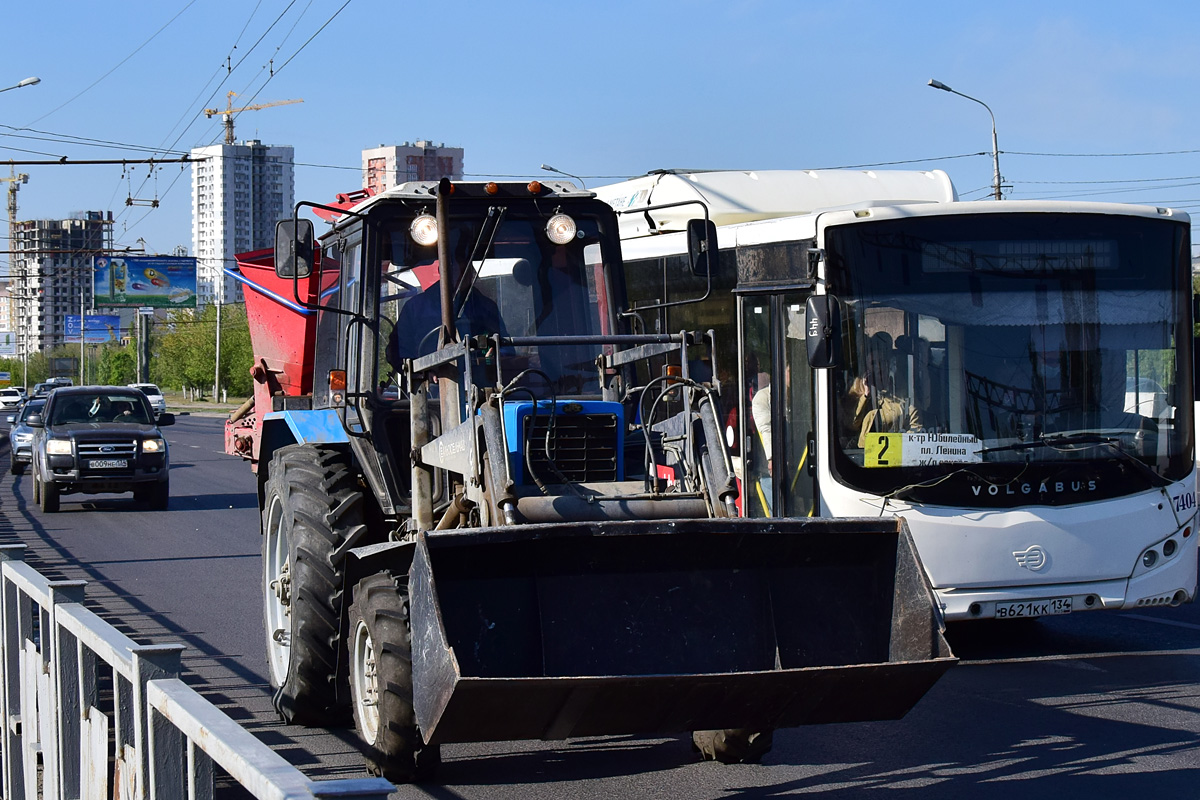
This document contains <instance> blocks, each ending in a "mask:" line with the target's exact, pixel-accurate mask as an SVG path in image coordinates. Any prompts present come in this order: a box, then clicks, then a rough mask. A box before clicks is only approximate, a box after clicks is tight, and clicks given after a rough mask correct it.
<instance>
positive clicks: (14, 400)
mask: <svg viewBox="0 0 1200 800" xmlns="http://www.w3.org/2000/svg"><path fill="white" fill-rule="evenodd" d="M24 399H25V398H23V397H21V393H20V392H19V391H17V390H16V389H12V388H9V389H0V408H16V407H17V406H19V405H21V401H22V400H24Z"/></svg>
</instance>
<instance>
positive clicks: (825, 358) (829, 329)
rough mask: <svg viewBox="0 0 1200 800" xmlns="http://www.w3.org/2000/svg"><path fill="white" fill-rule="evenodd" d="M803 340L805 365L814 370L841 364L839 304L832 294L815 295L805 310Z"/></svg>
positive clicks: (840, 316)
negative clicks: (806, 346)
mask: <svg viewBox="0 0 1200 800" xmlns="http://www.w3.org/2000/svg"><path fill="white" fill-rule="evenodd" d="M804 341H805V342H806V343H807V345H808V365H809V366H810V367H812V368H813V369H828V368H830V367H839V366H841V363H842V306H841V304H840V303H838V300H837V298H836V297H834V296H833V295H829V294H814V295H812V296H811V297H809V298H808V303H807V304H806V305H805V309H804Z"/></svg>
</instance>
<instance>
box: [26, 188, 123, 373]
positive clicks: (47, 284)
mask: <svg viewBox="0 0 1200 800" xmlns="http://www.w3.org/2000/svg"><path fill="white" fill-rule="evenodd" d="M112 222H113V220H112V212H111V211H109V212H107V214H106V213H105V212H102V211H81V212H77V213H75V214H72V215H71V217H70V218H69V219H43V220H26V221H23V222H15V223H13V226H12V232H13V234H12V235H13V241H12V250H13V253H12V256H11V258H12V260H11V262H10V267H9V293H10V294H11V295H12V325H13V329H14V331H15V333H16V335H17V355H18V356H24V355H27V354H31V353H36V352H38V351H39V350H48V349H50V348H52V347H56V346H58V345H60V344H64V343H65V342H66V322H67V319H66V318H67V315H68V314H79V313H80V309H81V308H85V309H87V308H90V307H91V303H92V259H93V257H95V256H97V255H101V254H103V253H105V252H108V251H110V250H112Z"/></svg>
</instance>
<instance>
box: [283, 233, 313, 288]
mask: <svg viewBox="0 0 1200 800" xmlns="http://www.w3.org/2000/svg"><path fill="white" fill-rule="evenodd" d="M312 267H313V224H312V220H308V219H300V220H293V219H281V220H279V222H278V223H277V224H276V225H275V274H276V275H278V276H279V277H281V278H307V277H308V276H309V275H310V274H312Z"/></svg>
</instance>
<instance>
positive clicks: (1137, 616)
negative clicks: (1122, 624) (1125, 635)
mask: <svg viewBox="0 0 1200 800" xmlns="http://www.w3.org/2000/svg"><path fill="white" fill-rule="evenodd" d="M1121 616H1122V617H1125V618H1126V619H1139V620H1141V621H1142V622H1157V623H1158V624H1159V625H1171V626H1173V627H1176V628H1187V629H1188V630H1192V631H1200V625H1197V624H1195V623H1193V622H1176V621H1175V620H1173V619H1159V618H1158V617H1147V616H1145V615H1144V614H1122V615H1121Z"/></svg>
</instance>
